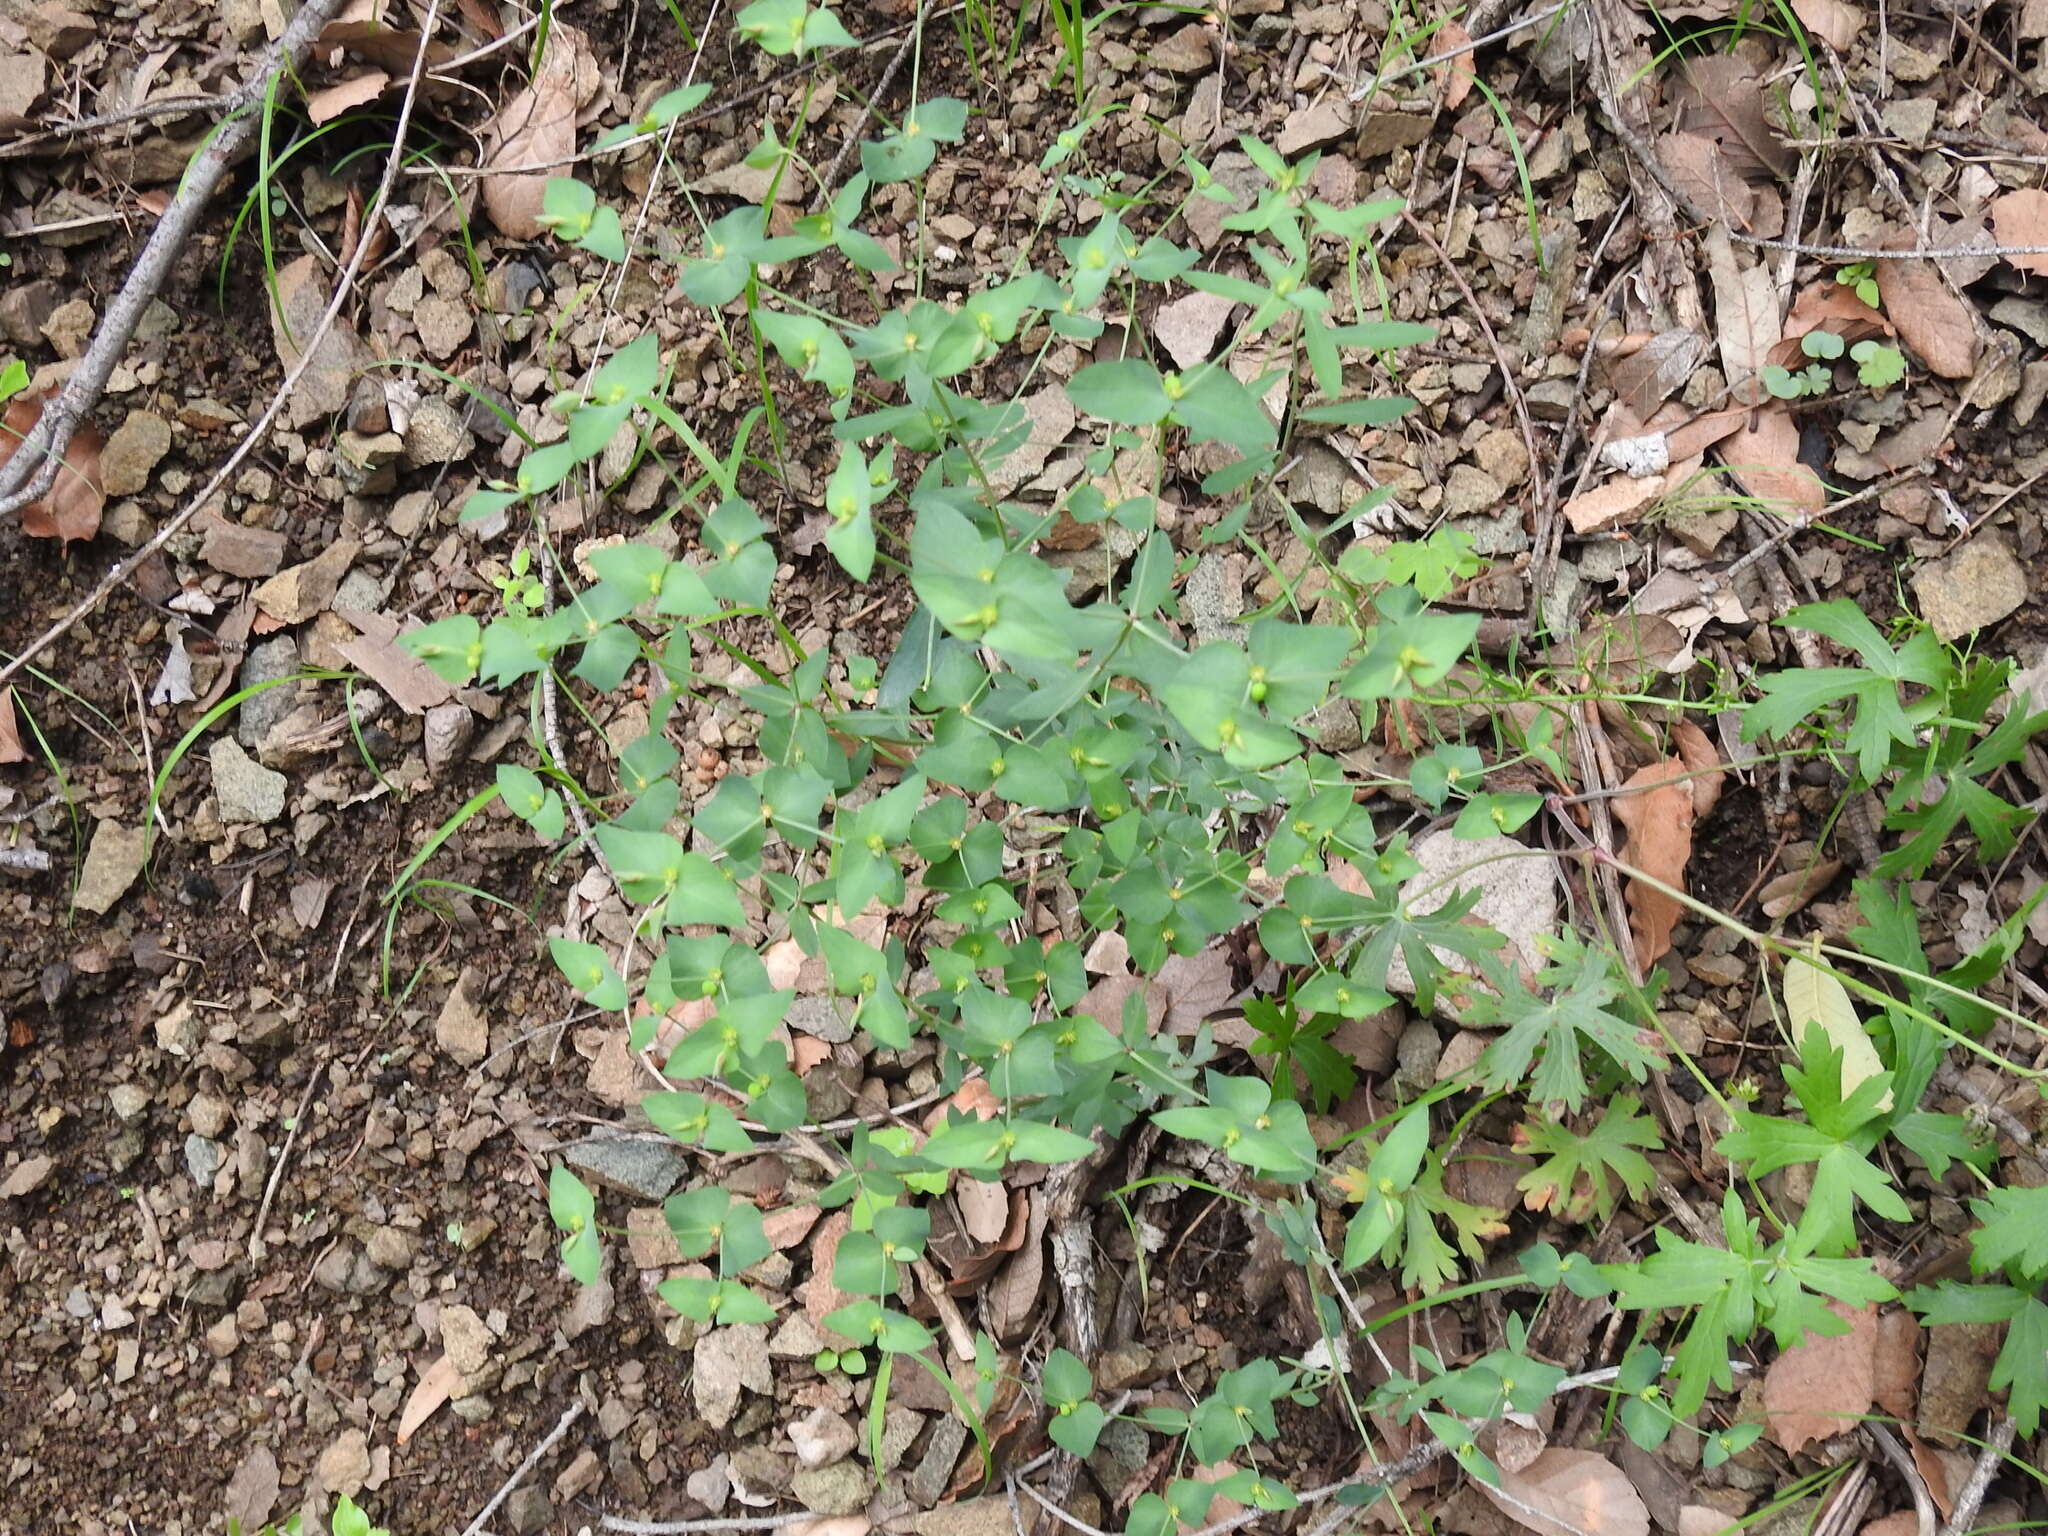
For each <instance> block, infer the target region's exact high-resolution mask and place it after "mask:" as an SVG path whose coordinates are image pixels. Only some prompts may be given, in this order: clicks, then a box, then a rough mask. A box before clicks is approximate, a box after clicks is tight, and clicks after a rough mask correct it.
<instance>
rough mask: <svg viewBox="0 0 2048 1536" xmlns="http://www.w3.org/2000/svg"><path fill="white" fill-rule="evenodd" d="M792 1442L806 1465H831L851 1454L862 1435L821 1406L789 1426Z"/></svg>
mask: <svg viewBox="0 0 2048 1536" xmlns="http://www.w3.org/2000/svg"><path fill="white" fill-rule="evenodd" d="M789 1443H790V1444H791V1445H793V1446H795V1447H796V1459H797V1460H798V1461H800V1462H802V1463H803V1464H804V1465H805V1466H806V1467H829V1466H831V1465H832V1463H833V1462H835V1461H844V1460H845V1459H846V1458H847V1457H849V1456H851V1455H852V1454H853V1448H854V1447H855V1446H856V1445H858V1444H859V1443H860V1436H859V1435H858V1434H857V1433H856V1432H855V1430H854V1427H853V1426H852V1425H851V1424H849V1423H847V1422H846V1420H845V1419H844V1418H843V1417H841V1416H840V1415H839V1414H836V1413H834V1412H833V1411H832V1410H831V1409H829V1408H825V1407H822V1406H821V1407H817V1408H813V1409H812V1410H811V1411H810V1412H809V1413H808V1414H806V1415H805V1416H804V1417H803V1418H801V1419H798V1420H797V1421H796V1422H795V1423H794V1424H792V1425H790V1426H789Z"/></svg>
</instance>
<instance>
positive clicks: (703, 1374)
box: [690, 1323, 775, 1429]
mask: <svg viewBox="0 0 2048 1536" xmlns="http://www.w3.org/2000/svg"><path fill="white" fill-rule="evenodd" d="M694 1364H695V1369H694V1370H693V1372H692V1374H691V1377H690V1386H691V1390H692V1391H693V1392H694V1394H695V1396H696V1399H697V1408H698V1411H699V1412H701V1413H702V1414H703V1415H704V1419H705V1422H706V1423H708V1424H710V1426H711V1427H712V1428H713V1429H723V1428H725V1426H726V1425H728V1424H730V1423H731V1422H732V1417H733V1415H734V1414H735V1413H736V1412H738V1410H739V1405H740V1389H741V1388H742V1387H745V1388H748V1389H750V1390H752V1391H755V1392H760V1393H764V1394H765V1393H771V1392H773V1391H774V1390H775V1378H774V1377H773V1375H771V1374H770V1372H769V1369H768V1330H767V1329H766V1328H764V1327H762V1326H761V1325H760V1324H759V1323H735V1324H734V1325H733V1326H731V1327H729V1328H714V1329H712V1330H711V1331H710V1332H709V1333H707V1334H705V1335H704V1336H703V1337H702V1338H701V1339H699V1340H698V1341H697V1350H696V1356H695V1361H694Z"/></svg>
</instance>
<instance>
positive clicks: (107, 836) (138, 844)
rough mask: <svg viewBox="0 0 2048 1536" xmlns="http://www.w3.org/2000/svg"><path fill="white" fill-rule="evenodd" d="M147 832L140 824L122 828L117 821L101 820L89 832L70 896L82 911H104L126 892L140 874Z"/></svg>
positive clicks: (102, 912)
mask: <svg viewBox="0 0 2048 1536" xmlns="http://www.w3.org/2000/svg"><path fill="white" fill-rule="evenodd" d="M146 844H147V834H146V832H145V829H144V828H142V827H124V826H122V825H121V823H119V822H118V821H103V822H101V823H100V824H99V825H98V826H96V827H94V828H93V831H92V846H91V847H89V848H87V849H86V850H85V863H84V865H83V866H82V867H81V868H80V869H79V871H78V894H77V895H76V897H74V898H73V899H74V900H75V901H77V903H78V905H79V906H81V907H83V908H84V909H85V910H86V911H88V912H91V913H95V914H104V913H105V912H106V911H107V910H108V909H109V908H111V907H112V906H113V905H114V903H115V902H117V901H119V900H120V899H121V898H122V897H123V896H124V895H126V894H127V891H128V887H129V886H131V885H133V884H134V883H135V877H136V876H137V875H139V874H141V873H142V860H143V849H144V847H145V846H146Z"/></svg>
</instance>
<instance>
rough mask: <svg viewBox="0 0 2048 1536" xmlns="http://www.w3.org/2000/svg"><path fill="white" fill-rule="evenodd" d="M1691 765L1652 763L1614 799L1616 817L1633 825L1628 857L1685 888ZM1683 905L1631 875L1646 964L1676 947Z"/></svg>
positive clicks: (1631, 901) (1631, 906) (1631, 902)
mask: <svg viewBox="0 0 2048 1536" xmlns="http://www.w3.org/2000/svg"><path fill="white" fill-rule="evenodd" d="M1686 771H1687V770H1686V764H1685V760H1684V759H1683V758H1676V757H1674V758H1667V759H1666V760H1665V761H1664V762H1661V763H1652V764H1650V766H1649V767H1647V768H1642V769H1638V770H1637V771H1636V772H1635V773H1633V774H1631V775H1630V776H1629V780H1628V782H1627V783H1626V784H1624V785H1622V786H1621V793H1620V794H1619V795H1617V796H1616V797H1615V800H1614V818H1615V820H1617V821H1619V822H1620V823H1621V824H1622V825H1623V826H1624V827H1626V828H1628V848H1627V850H1626V857H1627V859H1628V861H1629V863H1631V864H1633V865H1635V866H1636V868H1638V869H1640V870H1641V871H1642V872H1643V873H1644V874H1646V875H1649V876H1652V877H1653V878H1655V879H1657V880H1660V881H1662V882H1663V883H1664V884H1665V885H1669V886H1673V887H1675V888H1677V889H1679V890H1684V889H1685V866H1686V864H1687V863H1688V862H1689V861H1690V860H1691V858H1692V828H1693V818H1694V815H1695V810H1694V800H1693V788H1692V781H1691V780H1690V779H1688V778H1686V777H1685V774H1686ZM1683 911H1684V908H1682V907H1681V906H1680V905H1679V903H1678V899H1677V898H1676V897H1674V896H1668V895H1666V894H1665V893H1664V892H1663V891H1660V890H1658V889H1657V888H1656V887H1655V886H1652V885H1648V884H1645V883H1644V882H1643V881H1641V880H1634V879H1631V880H1630V881H1629V883H1628V920H1629V928H1630V929H1631V930H1632V931H1633V932H1634V934H1635V941H1636V959H1637V960H1638V961H1639V962H1640V963H1641V964H1643V965H1645V966H1648V965H1650V964H1652V963H1654V962H1655V961H1657V960H1659V959H1661V958H1662V957H1663V955H1664V953H1665V951H1667V950H1669V949H1670V948H1671V930H1672V928H1673V926H1674V925H1676V923H1677V922H1678V919H1679V915H1680V914H1681V913H1682V912H1683Z"/></svg>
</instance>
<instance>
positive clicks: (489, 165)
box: [483, 22, 598, 240]
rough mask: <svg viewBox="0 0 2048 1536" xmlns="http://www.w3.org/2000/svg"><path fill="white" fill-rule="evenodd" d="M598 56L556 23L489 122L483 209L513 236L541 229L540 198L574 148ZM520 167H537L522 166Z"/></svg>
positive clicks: (525, 235) (531, 234) (576, 34)
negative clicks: (523, 78)
mask: <svg viewBox="0 0 2048 1536" xmlns="http://www.w3.org/2000/svg"><path fill="white" fill-rule="evenodd" d="M597 84H598V78H597V60H596V57H595V55H593V54H592V53H591V51H590V44H589V43H588V42H587V41H586V40H585V38H584V36H583V34H582V33H581V32H580V31H578V30H577V29H576V28H574V27H571V26H568V25H566V24H563V23H559V22H558V23H557V24H556V25H555V27H554V28H553V29H552V31H550V33H549V35H548V52H547V57H546V58H544V59H543V60H542V61H541V66H540V68H539V69H538V70H537V71H535V73H534V77H533V83H532V84H531V85H528V86H526V87H525V88H524V89H522V90H519V91H517V92H515V93H514V94H513V95H512V96H511V97H510V98H509V99H507V101H506V102H505V105H504V106H503V107H501V108H500V109H499V111H498V115H497V117H496V118H494V119H493V120H492V122H491V126H490V129H489V132H488V139H489V142H490V144H491V146H492V147H491V149H490V151H489V153H488V154H486V155H485V157H484V163H483V170H484V172H485V175H484V178H483V199H484V209H485V211H486V212H487V213H489V214H490V216H491V222H492V223H494V224H496V225H497V226H498V228H499V229H501V230H503V231H504V232H505V233H506V234H508V235H510V236H512V237H513V238H514V239H516V240H531V239H534V238H536V237H537V236H538V235H539V234H540V233H541V223H540V214H541V202H542V199H543V197H544V196H545V195H546V192H547V184H548V180H549V178H550V177H553V176H558V175H562V174H564V173H565V168H563V167H561V166H559V165H558V164H557V162H560V161H564V160H567V159H568V158H569V157H570V156H571V155H573V154H575V152H576V114H577V112H578V111H579V110H580V109H581V107H582V104H583V103H584V102H586V101H588V100H589V99H590V97H591V95H592V94H593V93H594V92H595V90H596V89H597ZM522 166H538V167H541V168H540V169H537V170H522V169H519V167H522Z"/></svg>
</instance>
